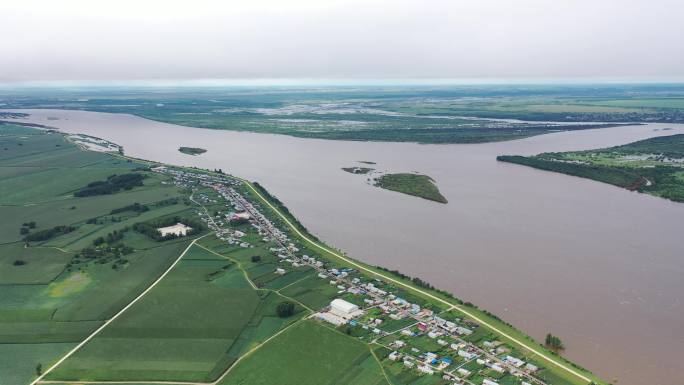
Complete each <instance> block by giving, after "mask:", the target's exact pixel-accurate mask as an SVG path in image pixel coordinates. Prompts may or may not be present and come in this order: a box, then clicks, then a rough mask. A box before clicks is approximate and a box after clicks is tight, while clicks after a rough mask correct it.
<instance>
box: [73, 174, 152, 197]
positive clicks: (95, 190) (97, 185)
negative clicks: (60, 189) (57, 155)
mask: <svg viewBox="0 0 684 385" xmlns="http://www.w3.org/2000/svg"><path fill="white" fill-rule="evenodd" d="M143 179H145V176H144V175H142V174H138V173H130V174H124V175H116V174H115V175H111V176H109V177H108V178H107V180H104V181H95V182H91V183H88V185H87V186H85V187H83V188H81V189H79V190H78V191H76V192H75V193H74V196H76V197H88V196H93V195H105V194H114V193H117V192H119V191H121V190H122V189H123V190H130V189H132V188H133V187H136V186H142V185H143Z"/></svg>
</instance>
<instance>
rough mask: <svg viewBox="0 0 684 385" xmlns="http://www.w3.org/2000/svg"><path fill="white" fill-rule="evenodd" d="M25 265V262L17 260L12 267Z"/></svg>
mask: <svg viewBox="0 0 684 385" xmlns="http://www.w3.org/2000/svg"><path fill="white" fill-rule="evenodd" d="M25 264H26V262H25V261H22V260H21V259H17V260H16V261H14V263H13V265H14V266H24V265H25Z"/></svg>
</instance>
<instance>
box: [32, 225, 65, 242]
mask: <svg viewBox="0 0 684 385" xmlns="http://www.w3.org/2000/svg"><path fill="white" fill-rule="evenodd" d="M74 230H76V228H75V227H73V226H65V225H60V226H55V227H53V228H51V229H47V230H41V231H37V232H35V233H33V234H28V235H27V236H26V237H24V240H25V241H26V242H40V241H47V240H48V239H50V238H54V237H56V236H58V235H63V234H68V233H70V232H72V231H74Z"/></svg>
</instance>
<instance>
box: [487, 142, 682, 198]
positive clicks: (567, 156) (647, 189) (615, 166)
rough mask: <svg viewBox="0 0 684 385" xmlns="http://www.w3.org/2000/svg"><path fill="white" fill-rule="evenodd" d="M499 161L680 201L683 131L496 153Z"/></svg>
mask: <svg viewBox="0 0 684 385" xmlns="http://www.w3.org/2000/svg"><path fill="white" fill-rule="evenodd" d="M497 159H498V160H501V161H506V162H511V163H517V164H522V165H526V166H531V167H535V168H539V169H542V170H548V171H556V172H561V173H564V174H569V175H574V176H579V177H583V178H588V179H593V180H597V181H600V182H604V183H609V184H612V185H615V186H619V187H623V188H626V189H628V190H632V191H639V192H643V193H646V194H651V195H655V196H659V197H663V198H666V199H670V200H673V201H677V202H684V135H682V134H680V135H671V136H662V137H656V138H651V139H646V140H641V141H638V142H634V143H630V144H627V145H624V146H617V147H611V148H604V149H598V150H590V151H575V152H564V153H544V154H539V155H536V156H531V157H523V156H499V157H498V158H497Z"/></svg>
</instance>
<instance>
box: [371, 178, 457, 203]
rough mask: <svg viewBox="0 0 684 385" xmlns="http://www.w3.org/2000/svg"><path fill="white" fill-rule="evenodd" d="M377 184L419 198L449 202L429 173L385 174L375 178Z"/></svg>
mask: <svg viewBox="0 0 684 385" xmlns="http://www.w3.org/2000/svg"><path fill="white" fill-rule="evenodd" d="M375 185H376V186H378V187H380V188H384V189H386V190H391V191H397V192H400V193H403V194H407V195H412V196H416V197H419V198H423V199H427V200H431V201H435V202H439V203H448V201H447V199H446V198H445V197H444V196H443V195H442V194H441V193H440V192H439V188H437V184H436V183H435V181H434V180H433V179H432V178H430V177H429V176H427V175H420V174H409V173H400V174H385V175H382V176H380V177H378V178H377V179H376V180H375Z"/></svg>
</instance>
